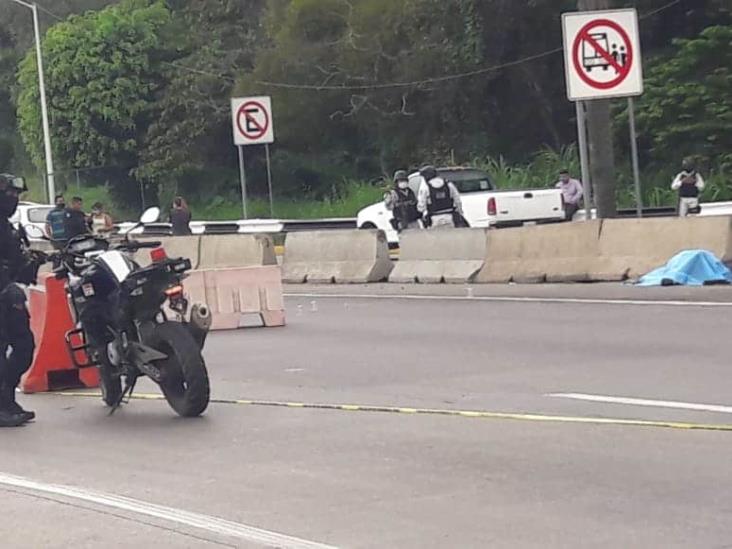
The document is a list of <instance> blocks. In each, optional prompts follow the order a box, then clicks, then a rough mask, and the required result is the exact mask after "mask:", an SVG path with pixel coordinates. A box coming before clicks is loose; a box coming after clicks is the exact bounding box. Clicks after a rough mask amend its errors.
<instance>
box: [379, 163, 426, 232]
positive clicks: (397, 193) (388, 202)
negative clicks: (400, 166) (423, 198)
mask: <svg viewBox="0 0 732 549" xmlns="http://www.w3.org/2000/svg"><path fill="white" fill-rule="evenodd" d="M384 206H386V209H387V210H389V211H390V212H392V214H393V216H394V217H393V219H392V221H391V224H392V226H393V227H394V230H396V231H397V232H402V231H403V230H404V229H421V228H422V224H421V222H420V219H421V218H422V214H420V213H419V210H418V209H417V196H416V195H415V194H414V191H413V190H412V189H410V188H409V177H408V176H407V172H406V171H404V170H397V171H396V172H395V173H394V188H393V189H392V190H390V191H389V192H388V193H386V194H384Z"/></svg>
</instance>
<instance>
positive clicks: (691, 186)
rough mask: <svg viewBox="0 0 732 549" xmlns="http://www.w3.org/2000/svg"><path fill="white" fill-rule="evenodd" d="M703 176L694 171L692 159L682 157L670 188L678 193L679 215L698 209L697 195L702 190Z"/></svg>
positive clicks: (685, 214)
mask: <svg viewBox="0 0 732 549" xmlns="http://www.w3.org/2000/svg"><path fill="white" fill-rule="evenodd" d="M704 186H705V184H704V178H703V177H702V176H701V174H700V173H699V172H698V171H696V166H694V161H693V160H692V159H691V158H684V160H683V161H682V162H681V171H680V172H679V173H678V174H677V175H676V177H675V178H674V180H673V182H672V183H671V188H672V189H673V190H674V191H678V193H679V217H686V216H687V215H689V214H690V213H698V211H699V195H700V194H701V192H702V191H703V190H704Z"/></svg>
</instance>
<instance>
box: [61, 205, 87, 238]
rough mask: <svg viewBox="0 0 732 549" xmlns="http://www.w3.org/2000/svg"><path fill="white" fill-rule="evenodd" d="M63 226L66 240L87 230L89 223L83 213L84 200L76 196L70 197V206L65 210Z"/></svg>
mask: <svg viewBox="0 0 732 549" xmlns="http://www.w3.org/2000/svg"><path fill="white" fill-rule="evenodd" d="M64 228H65V230H66V239H67V240H71V239H72V238H74V237H75V236H79V235H80V234H87V233H88V232H89V224H88V221H87V217H86V214H85V213H84V201H83V200H82V199H81V198H80V197H78V196H75V197H74V198H72V199H71V207H70V208H68V209H67V210H66V216H65V217H64Z"/></svg>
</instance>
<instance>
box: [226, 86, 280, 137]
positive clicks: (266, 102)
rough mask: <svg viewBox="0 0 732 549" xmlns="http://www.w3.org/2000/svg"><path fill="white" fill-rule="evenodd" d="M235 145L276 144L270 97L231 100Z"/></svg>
mask: <svg viewBox="0 0 732 549" xmlns="http://www.w3.org/2000/svg"><path fill="white" fill-rule="evenodd" d="M231 116H232V122H233V127H234V144H235V145H261V144H266V143H272V142H274V130H273V128H272V101H271V100H270V98H269V97H242V98H238V99H232V100H231Z"/></svg>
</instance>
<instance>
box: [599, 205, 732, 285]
mask: <svg viewBox="0 0 732 549" xmlns="http://www.w3.org/2000/svg"><path fill="white" fill-rule="evenodd" d="M697 248H699V249H704V250H708V251H710V252H712V253H713V254H714V255H716V256H717V257H718V258H720V259H721V260H722V261H724V262H727V263H729V262H731V261H732V217H729V216H714V217H687V218H655V219H606V220H604V221H603V225H602V232H601V235H600V240H599V260H598V264H597V267H596V269H595V271H594V272H593V279H596V280H617V279H619V278H618V277H620V279H622V278H631V279H635V278H638V277H640V276H642V275H644V274H646V273H647V272H649V271H651V270H653V269H655V268H657V267H661V266H662V265H664V264H665V263H666V262H667V261H668V260H669V259H671V257H673V256H674V255H676V254H677V253H679V252H681V251H683V250H689V249H697ZM613 277H614V278H613Z"/></svg>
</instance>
